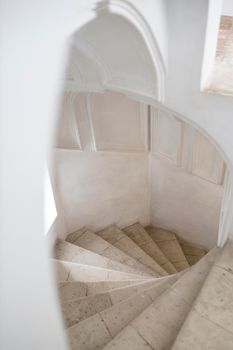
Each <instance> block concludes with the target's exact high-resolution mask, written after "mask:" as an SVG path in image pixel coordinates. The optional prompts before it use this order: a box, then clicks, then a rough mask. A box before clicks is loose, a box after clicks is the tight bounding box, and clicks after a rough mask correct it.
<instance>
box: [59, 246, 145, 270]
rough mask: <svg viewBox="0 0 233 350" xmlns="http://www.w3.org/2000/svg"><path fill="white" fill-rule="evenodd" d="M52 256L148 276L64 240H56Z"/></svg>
mask: <svg viewBox="0 0 233 350" xmlns="http://www.w3.org/2000/svg"><path fill="white" fill-rule="evenodd" d="M54 257H55V258H56V259H59V260H63V261H70V262H76V263H80V264H90V265H95V266H98V267H104V268H110V269H112V270H117V271H123V272H129V273H133V274H138V275H145V276H149V275H148V274H146V273H144V272H142V271H138V270H136V269H134V268H132V267H130V266H128V265H125V264H121V263H119V262H118V261H115V260H112V259H110V258H107V257H105V256H102V255H99V254H96V253H94V252H92V251H90V250H87V249H85V248H83V247H80V246H78V245H76V244H72V243H69V242H66V241H62V240H57V242H56V244H55V248H54Z"/></svg>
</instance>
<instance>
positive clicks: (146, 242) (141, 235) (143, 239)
mask: <svg viewBox="0 0 233 350" xmlns="http://www.w3.org/2000/svg"><path fill="white" fill-rule="evenodd" d="M123 231H124V232H125V233H126V235H127V236H128V237H129V238H131V239H132V241H134V242H135V243H136V244H137V245H138V246H139V247H140V248H141V249H143V250H144V252H146V254H148V255H149V256H150V257H151V258H152V259H154V261H156V262H157V264H158V266H159V268H160V270H158V271H160V273H164V271H166V272H168V273H169V274H171V273H176V272H177V270H176V268H175V267H174V266H173V265H172V263H171V262H170V261H169V260H168V258H167V257H166V256H165V255H164V254H163V252H162V251H161V249H160V248H159V247H158V245H157V244H156V243H155V242H154V241H153V239H152V238H151V237H150V235H149V234H148V232H147V231H146V230H145V229H144V227H143V226H142V225H141V224H140V223H136V224H133V225H130V226H128V227H125V228H124V229H123Z"/></svg>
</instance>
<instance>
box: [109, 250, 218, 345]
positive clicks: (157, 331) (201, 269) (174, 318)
mask: <svg viewBox="0 0 233 350" xmlns="http://www.w3.org/2000/svg"><path fill="white" fill-rule="evenodd" d="M214 257H215V252H213V253H212V258H211V256H209V257H208V258H206V257H204V258H203V259H202V260H201V261H200V262H199V263H198V264H196V265H195V266H193V267H192V268H190V269H189V270H188V271H187V272H183V274H182V275H181V277H180V278H179V279H178V280H177V281H176V282H175V283H174V284H173V285H172V286H171V287H170V288H168V289H167V290H166V291H165V292H164V293H163V294H161V295H160V296H159V297H158V298H157V299H156V300H155V301H154V302H153V303H152V304H151V305H150V306H149V307H148V308H147V309H145V310H144V311H143V312H142V313H141V314H140V315H139V316H138V317H137V318H135V319H134V320H133V321H132V322H131V323H130V324H129V325H128V326H127V327H125V328H124V330H123V331H122V332H121V333H119V334H118V335H117V336H116V337H115V338H114V339H113V340H112V341H110V342H109V343H108V344H107V345H106V346H105V347H104V350H110V349H115V350H118V349H119V350H120V349H123V348H124V347H123V346H124V344H125V343H127V342H129V343H131V344H133V343H134V342H137V340H138V336H136V337H135V339H134V340H133V339H132V329H133V330H136V333H137V335H139V336H140V337H141V338H142V339H143V340H144V341H146V344H147V345H149V346H150V347H151V348H152V349H158V350H162V349H169V348H170V346H171V345H172V343H173V342H174V340H175V338H176V335H177V333H178V331H179V329H180V327H181V326H182V323H183V322H184V320H185V318H186V316H187V314H188V312H189V310H190V308H191V306H192V304H193V301H194V300H195V297H196V295H197V294H198V292H199V290H200V288H201V285H202V284H203V281H204V279H205V278H206V275H207V274H208V271H209V270H210V268H211V264H212V263H213V259H214ZM155 325H156V327H155ZM141 349H142V350H143V349H147V348H146V347H142V348H141Z"/></svg>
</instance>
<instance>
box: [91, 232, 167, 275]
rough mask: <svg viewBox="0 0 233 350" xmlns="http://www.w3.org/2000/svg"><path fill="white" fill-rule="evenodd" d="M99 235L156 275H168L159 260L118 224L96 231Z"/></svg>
mask: <svg viewBox="0 0 233 350" xmlns="http://www.w3.org/2000/svg"><path fill="white" fill-rule="evenodd" d="M96 234H97V235H98V236H100V237H101V238H103V239H104V240H106V241H107V242H109V243H110V244H112V245H113V246H114V247H116V248H119V249H120V250H122V251H124V252H125V253H126V254H127V255H129V256H131V257H132V258H134V259H135V260H136V261H138V262H140V263H141V264H143V265H144V266H146V267H147V268H149V269H150V270H153V271H154V272H156V275H159V274H160V275H161V274H162V275H163V276H165V275H167V272H166V271H165V270H164V271H162V270H161V268H160V266H158V264H157V262H155V261H154V259H152V258H151V257H150V256H149V255H148V254H146V252H145V251H144V250H143V249H141V248H140V247H139V246H138V245H137V244H136V243H135V242H134V241H133V240H132V239H130V238H129V237H128V236H127V235H126V234H125V233H124V232H123V231H122V230H120V229H119V228H118V227H117V226H116V225H110V226H108V227H107V228H106V229H104V230H102V231H99V232H96Z"/></svg>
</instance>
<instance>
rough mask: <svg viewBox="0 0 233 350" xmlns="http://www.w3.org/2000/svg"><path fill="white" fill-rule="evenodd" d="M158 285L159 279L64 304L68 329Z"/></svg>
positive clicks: (62, 305)
mask: <svg viewBox="0 0 233 350" xmlns="http://www.w3.org/2000/svg"><path fill="white" fill-rule="evenodd" d="M158 283H159V281H158V279H156V280H155V279H153V280H151V281H148V282H143V283H139V284H137V285H133V286H128V287H123V288H120V289H114V290H112V291H106V292H103V293H98V294H95V295H91V296H86V297H81V298H76V299H74V300H69V301H65V302H62V303H61V309H62V314H63V318H64V322H65V325H66V327H71V326H73V325H74V324H78V323H79V322H80V321H83V320H85V319H86V318H88V317H91V316H93V315H95V314H96V313H99V312H101V311H103V310H105V309H108V308H111V307H112V306H113V305H115V304H118V303H121V302H122V301H124V300H126V299H128V298H130V297H132V296H133V295H135V294H137V293H143V292H144V291H145V290H148V289H149V288H150V287H152V286H154V285H155V284H156V285H157V284H158ZM119 308H120V307H119Z"/></svg>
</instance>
